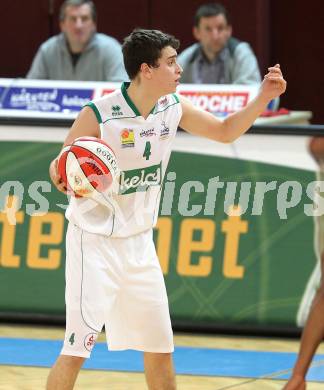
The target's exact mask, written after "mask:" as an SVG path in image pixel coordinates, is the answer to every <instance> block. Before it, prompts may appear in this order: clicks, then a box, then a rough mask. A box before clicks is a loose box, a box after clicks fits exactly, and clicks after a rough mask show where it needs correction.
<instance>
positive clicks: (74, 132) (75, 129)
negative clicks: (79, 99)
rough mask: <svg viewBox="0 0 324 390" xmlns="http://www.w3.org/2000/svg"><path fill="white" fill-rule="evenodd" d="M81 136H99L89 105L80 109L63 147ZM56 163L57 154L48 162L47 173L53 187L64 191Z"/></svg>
mask: <svg viewBox="0 0 324 390" xmlns="http://www.w3.org/2000/svg"><path fill="white" fill-rule="evenodd" d="M83 136H90V137H97V138H100V129H99V124H98V121H97V118H96V115H95V114H94V112H93V110H92V109H91V108H90V107H84V108H83V109H82V110H81V112H80V114H79V115H78V117H77V118H76V120H75V121H74V123H73V125H72V127H71V129H70V131H69V133H68V135H67V137H66V138H65V141H64V144H63V147H64V146H67V145H70V144H72V143H73V141H74V140H75V139H76V138H78V137H83ZM57 164H58V156H57V157H56V158H55V159H54V160H53V161H52V162H51V164H50V167H49V175H50V178H51V180H52V182H53V184H54V185H55V187H56V188H57V189H58V190H59V191H61V192H64V193H66V187H65V185H64V184H63V182H62V179H61V177H60V175H59V173H58V170H57Z"/></svg>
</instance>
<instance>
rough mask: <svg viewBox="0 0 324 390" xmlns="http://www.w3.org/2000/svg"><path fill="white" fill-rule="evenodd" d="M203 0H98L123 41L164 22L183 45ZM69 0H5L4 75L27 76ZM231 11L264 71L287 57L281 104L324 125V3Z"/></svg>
mask: <svg viewBox="0 0 324 390" xmlns="http://www.w3.org/2000/svg"><path fill="white" fill-rule="evenodd" d="M207 1H208V0H206V1H201V0H191V1H188V0H177V1H176V2H175V1H174V0H164V1H160V0H119V1H118V2H112V1H107V0H95V2H96V4H97V8H98V14H99V20H98V30H99V31H101V32H105V33H107V34H110V35H113V36H115V37H116V38H117V39H119V40H120V41H122V39H123V38H124V37H125V36H126V35H127V34H128V33H129V32H130V31H131V30H132V29H133V28H134V27H147V28H158V29H162V30H165V31H167V32H169V33H172V34H174V35H176V36H177V37H178V38H180V40H181V43H182V45H181V49H183V48H185V47H186V46H188V45H189V44H191V43H192V42H193V37H192V34H191V30H192V19H193V14H194V12H195V10H196V8H197V7H198V6H199V5H200V4H203V3H205V2H207ZM61 3H62V0H33V2H21V1H20V0H2V1H1V5H2V12H3V13H2V15H3V17H2V20H1V24H0V34H1V37H2V39H1V42H0V52H1V54H2V55H1V63H0V77H23V76H24V75H25V74H26V72H27V71H28V69H29V66H30V63H31V61H32V58H33V56H34V54H35V52H36V50H37V48H38V46H39V45H40V43H41V42H43V41H44V40H46V39H47V38H48V37H49V36H51V35H52V34H54V33H57V32H58V31H59V29H58V23H57V17H58V9H59V6H60V4H61ZM223 4H224V5H225V6H226V7H227V8H228V10H229V12H230V14H231V15H232V22H233V27H234V35H235V36H236V37H237V38H239V39H241V40H246V41H248V42H250V44H251V45H252V47H253V49H254V51H255V53H256V55H257V58H258V60H259V64H260V69H261V72H262V73H264V72H265V71H266V67H267V66H268V64H274V63H276V62H280V64H281V66H282V69H283V70H284V72H285V76H286V78H287V80H288V90H287V93H286V94H285V96H284V97H283V98H282V100H281V105H282V106H284V107H287V108H289V109H298V110H312V111H313V112H314V120H313V123H324V111H323V110H322V101H324V78H323V75H322V73H323V72H322V69H321V68H322V64H323V61H322V60H323V59H324V40H323V39H321V32H322V31H321V29H322V26H323V24H324V12H323V8H324V5H323V2H322V1H321V0H312V2H311V7H310V8H309V9H306V6H305V2H304V1H302V0H285V1H282V0H271V1H270V0H244V2H243V1H237V0H236V1H235V0H223Z"/></svg>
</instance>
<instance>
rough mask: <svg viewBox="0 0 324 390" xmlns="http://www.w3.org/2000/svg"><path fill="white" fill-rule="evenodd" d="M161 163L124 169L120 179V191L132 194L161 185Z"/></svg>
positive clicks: (123, 193)
mask: <svg viewBox="0 0 324 390" xmlns="http://www.w3.org/2000/svg"><path fill="white" fill-rule="evenodd" d="M161 176H162V173H161V163H160V164H157V165H151V166H150V167H146V168H140V169H132V170H130V171H122V172H121V175H120V181H119V193H120V194H122V195H125V194H131V193H133V192H136V191H141V192H144V191H147V189H148V188H149V187H151V186H159V185H161Z"/></svg>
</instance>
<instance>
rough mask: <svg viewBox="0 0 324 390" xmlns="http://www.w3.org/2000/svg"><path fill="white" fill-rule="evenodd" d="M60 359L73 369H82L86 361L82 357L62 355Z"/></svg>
mask: <svg viewBox="0 0 324 390" xmlns="http://www.w3.org/2000/svg"><path fill="white" fill-rule="evenodd" d="M60 357H61V360H64V363H65V365H67V366H69V367H71V368H80V367H82V365H83V363H84V361H85V358H84V357H81V356H70V355H61V356H60Z"/></svg>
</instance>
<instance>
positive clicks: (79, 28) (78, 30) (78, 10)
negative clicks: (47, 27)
mask: <svg viewBox="0 0 324 390" xmlns="http://www.w3.org/2000/svg"><path fill="white" fill-rule="evenodd" d="M60 26H61V31H62V32H64V33H65V35H66V37H67V40H68V42H69V44H70V46H71V47H75V46H77V47H84V46H86V44H87V43H88V42H89V40H90V38H91V37H92V35H93V33H94V32H95V30H96V24H95V22H94V20H93V19H92V14H91V8H90V6H89V4H83V5H81V6H72V5H70V6H67V7H66V9H65V18H64V20H63V21H62V22H61V24H60Z"/></svg>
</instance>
